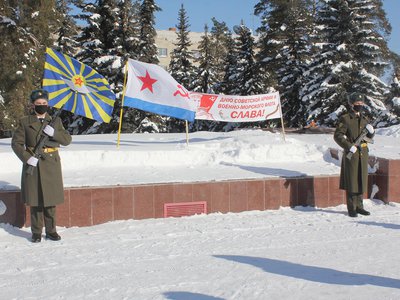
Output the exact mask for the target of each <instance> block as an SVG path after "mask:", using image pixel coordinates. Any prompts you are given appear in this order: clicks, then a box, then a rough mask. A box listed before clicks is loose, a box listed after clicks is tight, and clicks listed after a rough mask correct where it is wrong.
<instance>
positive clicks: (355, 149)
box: [349, 145, 357, 153]
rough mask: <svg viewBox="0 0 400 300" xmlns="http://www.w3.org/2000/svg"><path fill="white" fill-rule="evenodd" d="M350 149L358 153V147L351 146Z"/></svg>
mask: <svg viewBox="0 0 400 300" xmlns="http://www.w3.org/2000/svg"><path fill="white" fill-rule="evenodd" d="M349 151H350V152H351V153H356V152H357V147H356V146H354V145H353V146H351V148H350V149H349Z"/></svg>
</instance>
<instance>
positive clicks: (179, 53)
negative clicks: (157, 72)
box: [168, 4, 195, 90]
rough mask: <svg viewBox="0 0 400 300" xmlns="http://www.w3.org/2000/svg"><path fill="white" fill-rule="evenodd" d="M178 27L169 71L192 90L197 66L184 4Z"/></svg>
mask: <svg viewBox="0 0 400 300" xmlns="http://www.w3.org/2000/svg"><path fill="white" fill-rule="evenodd" d="M176 28H177V31H176V35H177V40H176V42H175V43H174V45H175V48H174V50H173V51H172V53H171V61H170V64H169V67H168V71H169V73H170V74H171V76H172V77H174V79H175V80H176V81H177V82H179V83H180V84H182V85H183V86H184V87H186V88H187V89H189V90H191V88H192V80H193V78H194V76H195V68H194V66H193V63H192V61H193V57H192V54H191V52H190V50H189V47H190V46H191V45H192V43H191V42H190V39H189V21H188V17H187V15H186V10H185V8H184V7H183V4H182V5H181V8H180V10H179V18H178V24H177V25H176Z"/></svg>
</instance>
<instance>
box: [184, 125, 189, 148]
mask: <svg viewBox="0 0 400 300" xmlns="http://www.w3.org/2000/svg"><path fill="white" fill-rule="evenodd" d="M185 123H186V146H189V125H188V121H187V120H185Z"/></svg>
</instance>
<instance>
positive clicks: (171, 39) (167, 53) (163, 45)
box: [156, 28, 204, 69]
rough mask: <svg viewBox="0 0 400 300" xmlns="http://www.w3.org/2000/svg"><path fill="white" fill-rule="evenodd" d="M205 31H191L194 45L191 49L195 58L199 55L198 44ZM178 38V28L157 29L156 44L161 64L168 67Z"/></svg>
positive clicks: (190, 36) (165, 67)
mask: <svg viewBox="0 0 400 300" xmlns="http://www.w3.org/2000/svg"><path fill="white" fill-rule="evenodd" d="M203 34H204V33H203V32H189V39H190V42H191V43H192V45H191V46H190V47H189V50H190V51H191V52H192V55H193V57H194V58H198V57H199V51H198V46H199V43H200V40H201V37H202V35H203ZM176 39H177V34H176V28H169V29H168V30H157V36H156V45H157V48H158V59H159V60H160V63H159V65H160V66H161V67H163V68H164V69H167V68H168V66H169V63H170V61H171V53H172V51H173V50H174V49H175V43H176Z"/></svg>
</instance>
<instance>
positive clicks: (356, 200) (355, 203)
mask: <svg viewBox="0 0 400 300" xmlns="http://www.w3.org/2000/svg"><path fill="white" fill-rule="evenodd" d="M346 196H347V211H348V212H349V213H351V212H356V210H357V208H359V209H360V208H364V205H363V194H362V193H349V192H346Z"/></svg>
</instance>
